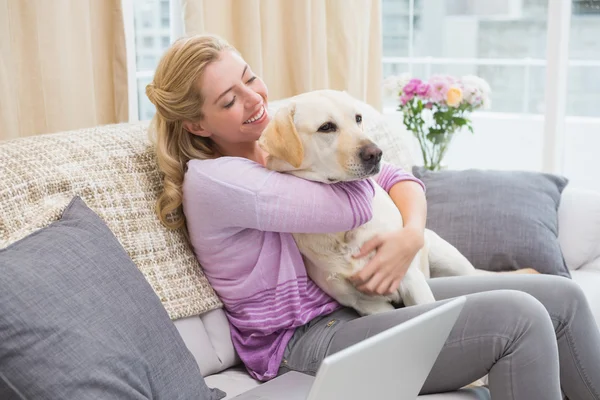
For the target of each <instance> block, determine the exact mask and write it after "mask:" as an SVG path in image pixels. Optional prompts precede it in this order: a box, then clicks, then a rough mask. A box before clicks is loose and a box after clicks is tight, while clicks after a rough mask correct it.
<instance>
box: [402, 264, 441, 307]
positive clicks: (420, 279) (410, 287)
mask: <svg viewBox="0 0 600 400" xmlns="http://www.w3.org/2000/svg"><path fill="white" fill-rule="evenodd" d="M398 291H399V292H400V297H402V302H403V303H404V305H405V306H414V305H417V304H428V303H433V302H435V297H434V296H433V293H432V292H431V288H430V287H429V285H428V284H427V279H425V275H423V273H422V272H421V271H420V270H419V269H418V268H417V266H416V265H413V264H411V266H410V267H409V268H408V271H406V275H404V279H402V283H400V288H399V289H398Z"/></svg>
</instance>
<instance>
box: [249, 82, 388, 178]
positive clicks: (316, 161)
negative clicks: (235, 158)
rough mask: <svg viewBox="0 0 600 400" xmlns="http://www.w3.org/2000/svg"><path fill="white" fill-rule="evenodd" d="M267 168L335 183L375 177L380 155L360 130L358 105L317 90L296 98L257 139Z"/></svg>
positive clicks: (341, 94)
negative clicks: (264, 152)
mask: <svg viewBox="0 0 600 400" xmlns="http://www.w3.org/2000/svg"><path fill="white" fill-rule="evenodd" d="M259 144H260V146H261V148H262V149H264V150H265V151H266V152H267V153H269V156H268V157H267V168H269V169H271V170H275V171H280V172H287V173H290V174H293V175H296V176H299V177H302V178H305V179H308V180H313V181H319V182H325V183H333V182H340V181H352V180H357V179H364V178H367V177H370V176H372V175H375V174H377V173H378V172H379V168H380V161H381V156H382V151H381V150H380V149H379V147H377V145H375V143H373V142H372V141H371V140H370V139H369V138H367V136H366V135H365V133H364V132H363V129H362V113H361V112H360V110H359V106H358V102H357V100H356V99H354V98H353V97H352V96H350V95H349V94H347V93H345V92H340V91H335V90H317V91H312V92H308V93H304V94H301V95H298V96H295V97H294V98H292V99H291V102H290V104H289V105H287V106H286V107H282V108H281V109H279V110H278V111H277V112H276V113H275V116H274V117H273V119H272V120H271V122H270V123H269V125H267V127H266V128H265V130H264V132H263V133H262V135H261V138H260V139H259Z"/></svg>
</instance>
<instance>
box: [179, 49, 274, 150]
mask: <svg viewBox="0 0 600 400" xmlns="http://www.w3.org/2000/svg"><path fill="white" fill-rule="evenodd" d="M197 86H198V90H199V91H200V92H201V93H202V95H203V97H204V99H205V100H204V103H203V105H202V114H203V115H204V118H203V119H202V120H201V121H197V122H196V123H191V122H188V123H187V124H186V129H187V130H188V131H190V132H191V133H193V134H195V135H199V136H204V137H210V138H211V139H212V140H213V141H214V142H215V144H216V145H217V147H218V148H219V149H221V151H222V152H223V153H235V149H236V148H237V147H239V146H240V145H241V146H243V145H244V144H248V143H254V142H256V140H258V138H259V137H260V135H261V133H262V131H263V130H264V128H265V127H266V126H267V124H268V123H269V120H270V117H269V113H268V112H267V87H266V86H265V84H264V82H263V81H262V80H261V79H260V78H259V77H257V76H256V75H255V74H254V73H253V72H252V70H251V69H250V67H249V66H248V64H246V62H245V61H244V59H243V58H242V57H241V56H240V55H239V54H237V53H236V52H234V51H231V50H223V51H222V52H221V55H220V58H219V60H217V61H214V62H212V63H210V64H209V65H208V66H207V67H206V69H205V71H204V73H203V74H202V77H201V78H200V79H199V81H198V83H197Z"/></svg>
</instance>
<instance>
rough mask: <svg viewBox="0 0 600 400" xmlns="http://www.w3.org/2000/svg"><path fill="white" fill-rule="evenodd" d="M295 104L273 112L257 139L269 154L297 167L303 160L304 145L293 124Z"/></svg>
mask: <svg viewBox="0 0 600 400" xmlns="http://www.w3.org/2000/svg"><path fill="white" fill-rule="evenodd" d="M294 112H295V106H294V105H293V104H292V105H290V106H287V107H285V108H283V109H280V110H278V111H277V113H275V116H274V117H273V119H272V120H271V122H269V124H268V125H267V127H266V128H265V130H264V131H263V133H262V134H261V136H260V139H259V140H258V144H259V146H260V147H261V148H262V149H263V150H264V151H266V152H267V153H269V156H271V157H274V158H277V159H280V160H283V161H285V162H287V163H288V164H290V165H292V166H293V167H294V168H299V167H300V165H301V164H302V160H304V146H302V141H301V140H300V135H298V131H297V130H296V126H295V125H294Z"/></svg>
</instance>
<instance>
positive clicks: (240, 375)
mask: <svg viewBox="0 0 600 400" xmlns="http://www.w3.org/2000/svg"><path fill="white" fill-rule="evenodd" d="M272 106H273V108H275V107H276V106H275V105H272ZM366 112H368V110H367V111H366ZM368 119H369V118H366V119H365V121H367V120H368ZM365 123H366V122H365ZM145 127H146V124H145V123H142V124H123V125H119V126H116V127H115V126H106V127H98V128H94V129H91V130H88V131H87V132H78V131H73V132H64V133H61V134H60V135H58V137H56V138H53V137H48V139H47V140H42V141H41V142H39V143H41V144H39V143H38V142H37V141H36V140H35V138H32V139H33V140H32V141H27V138H26V139H25V140H24V141H22V142H20V143H25V144H23V148H22V149H20V150H19V151H29V152H32V149H31V148H29V147H28V146H29V145H31V144H32V143H38V148H39V147H40V146H42V147H43V148H40V151H44V149H46V148H56V149H58V150H60V151H69V152H74V153H76V154H75V156H74V157H71V158H70V159H69V160H68V162H67V163H66V164H61V165H59V167H58V170H56V169H53V168H54V167H55V166H54V165H53V163H54V162H55V160H53V158H52V157H50V156H49V155H46V156H45V157H41V158H40V159H39V162H38V158H35V160H36V162H35V163H34V164H31V168H32V171H30V174H29V175H28V176H32V177H37V179H38V180H39V181H40V182H37V186H36V185H32V188H34V189H35V191H38V190H41V191H42V192H40V193H48V194H49V195H51V196H53V197H52V198H51V199H55V200H58V199H62V198H63V197H66V201H68V200H69V199H70V196H71V195H72V194H73V192H76V193H83V194H84V195H85V196H87V197H88V198H92V199H94V202H93V203H94V204H100V202H102V201H104V202H112V201H115V200H119V201H116V202H115V204H122V203H123V202H124V200H123V199H125V200H126V201H129V200H130V197H127V196H129V195H124V194H123V192H124V191H125V189H127V190H130V191H134V193H130V195H132V196H133V195H135V197H137V198H142V199H143V198H146V197H147V198H152V196H154V194H155V191H156V190H158V189H159V187H158V185H159V182H160V181H159V180H158V179H154V178H155V172H156V170H155V168H154V166H153V165H150V164H149V163H150V161H149V160H152V157H151V156H150V153H152V148H151V147H150V146H147V145H146V143H145V138H146V135H145ZM372 128H373V129H374V131H373V132H372V133H373V136H374V138H375V140H376V142H377V143H378V144H379V145H380V146H382V147H383V148H384V151H386V152H387V154H388V159H389V158H390V157H389V156H390V155H393V156H392V158H394V157H395V160H390V161H396V162H397V163H399V164H403V165H402V166H404V167H405V168H406V167H407V166H409V164H410V162H411V161H410V156H409V155H408V154H404V150H405V146H404V145H403V143H402V137H401V136H402V135H400V134H398V133H397V132H394V133H392V132H391V131H390V129H388V128H386V127H385V126H379V127H378V126H374V127H372ZM82 137H84V138H87V139H85V140H86V141H85V142H84V143H83V144H82V141H81V138H82ZM2 147H3V145H2V143H0V150H2ZM8 147H10V146H8ZM16 147H19V146H16ZM11 148H12V147H11ZM67 149H68V150H67ZM5 150H6V149H5ZM60 151H55V152H53V154H56V153H60ZM94 152H99V153H102V154H101V155H100V156H98V157H96V156H97V154H95V153H94ZM0 154H2V151H0ZM4 154H5V156H6V157H10V154H13V153H11V152H10V151H9V152H6V151H5V153H4ZM53 157H55V156H53ZM91 158H93V160H90V159H91ZM63 161H64V160H63ZM94 163H96V164H94ZM90 168H92V169H93V172H94V174H93V175H89V173H90ZM99 169H102V171H100V172H98V170H99ZM48 171H57V173H60V174H61V179H59V180H58V182H59V183H60V184H58V183H57V181H55V180H53V179H51V178H53V174H52V173H48ZM115 171H117V174H118V173H119V172H121V173H130V174H131V176H132V177H131V179H130V180H118V179H117V178H116V177H115V178H114V179H115V185H117V186H118V185H120V186H118V187H117V186H114V185H113V186H114V187H113V186H110V182H108V181H103V182H102V184H101V185H98V182H95V181H94V178H93V176H102V177H104V178H103V179H106V180H111V179H113V176H115V174H116V173H115ZM70 175H77V177H78V178H77V179H80V180H81V181H79V180H78V181H77V182H78V183H77V185H75V184H74V183H73V184H71V181H69V180H68V179H66V177H67V176H70ZM84 177H85V178H84ZM63 178H65V179H63ZM136 179H137V180H138V181H137V182H136ZM117 181H118V182H117ZM123 182H129V184H131V187H128V188H124V186H123V185H124V184H123ZM109 189H110V190H109ZM22 190H23V191H24V192H23V193H21V192H19V193H18V195H19V196H21V197H20V199H21V200H22V201H26V200H27V201H31V202H32V204H33V203H35V204H37V205H40V204H41V205H43V206H44V207H46V206H47V207H49V208H48V214H47V215H46V214H45V213H44V214H42V215H40V216H39V217H40V221H44V223H46V222H49V221H51V220H54V219H56V218H58V215H60V214H59V212H58V208H56V207H55V204H54V203H53V202H52V201H50V203H48V204H46V200H48V199H45V198H29V197H27V196H25V194H26V193H27V190H28V188H27V185H24V187H23V188H22ZM98 191H101V192H98ZM139 191H143V192H144V193H138V192H139ZM61 192H65V194H68V195H67V196H60V194H61ZM94 193H100V194H99V195H98V198H97V199H95V198H94ZM24 196H25V197H24ZM111 196H113V197H111ZM114 196H117V197H114ZM118 196H121V197H118ZM123 196H125V197H123ZM122 197H123V198H122ZM5 201H8V202H14V199H13V198H12V197H10V196H8V197H7V198H6V200H5ZM126 201H125V203H124V204H128V203H127V202H126ZM11 204H12V203H11ZM57 204H58V203H57ZM60 204H63V203H60ZM0 205H2V204H1V203H0ZM64 205H66V203H64ZM113 208H114V207H113V206H112V205H111V208H109V209H110V210H113ZM42 209H44V208H42ZM23 210H25V209H23ZM55 211H56V212H55ZM44 212H45V211H44ZM124 213H125V211H123V210H122V214H124ZM27 215H31V214H30V213H28V214H27ZM151 217H153V216H152V215H150V216H149V218H151ZM123 221H124V222H123ZM111 224H115V226H117V225H119V224H127V221H125V220H122V219H121V218H112V219H111ZM150 225H151V224H146V225H144V226H150ZM119 226H120V225H119ZM156 226H157V228H156V229H158V227H160V224H156ZM125 228H128V226H126V227H125ZM28 229H29V228H28ZM148 229H153V228H148ZM559 229H560V237H559V239H560V243H561V246H562V249H563V252H564V255H565V259H566V261H567V264H568V266H569V268H570V269H571V270H572V274H573V279H574V280H575V281H576V282H578V283H579V284H580V285H581V286H582V288H583V289H584V291H585V293H586V294H587V296H588V298H589V301H590V303H591V305H592V309H593V312H594V315H595V318H596V321H597V322H600V193H594V192H589V191H584V190H575V189H573V188H570V187H567V189H566V190H565V191H564V193H563V199H562V203H561V206H560V209H559ZM119 231H121V233H123V232H125V231H128V229H119ZM17 233H19V232H17ZM151 233H152V232H141V233H140V234H139V236H140V237H141V238H142V239H143V240H146V239H145V238H146V236H148V237H150V234H151ZM152 237H154V236H152ZM161 237H162V236H161ZM0 239H2V237H0ZM4 239H7V238H4ZM163 239H164V238H163ZM127 240H134V237H133V236H129V237H128V239H127ZM135 240H137V239H135ZM140 240H141V239H140ZM161 240H162V239H161ZM169 240H170V239H169ZM144 243H149V244H148V246H154V245H155V244H156V243H158V242H156V243H154V242H152V241H151V240H149V241H144ZM160 243H162V242H160ZM167 243H171V242H170V241H168V242H167ZM129 244H131V243H129ZM1 245H2V242H1V240H0V246H1ZM140 246H141V245H140ZM138 250H139V249H138ZM142 250H143V249H142ZM138 253H140V252H139V251H138ZM140 254H141V253H140ZM168 260H170V261H171V262H178V261H177V260H174V259H172V258H170V257H169V258H168ZM179 260H181V258H180V259H179ZM211 310H212V311H208V312H205V313H203V314H201V315H197V316H193V317H187V318H181V319H176V320H175V322H174V323H175V326H176V327H177V329H178V330H179V332H180V334H181V336H182V338H183V340H184V342H185V343H186V345H187V347H188V348H189V350H190V351H191V353H192V354H193V355H194V357H195V359H196V361H197V363H198V365H199V367H200V370H201V372H202V374H203V375H204V376H205V377H206V382H207V383H208V385H209V386H211V387H218V388H220V389H222V390H224V391H225V392H227V395H228V396H227V398H232V397H234V396H235V395H237V394H239V393H241V392H244V391H246V390H248V389H249V388H251V387H254V386H256V385H258V384H259V382H257V381H255V380H253V379H252V378H251V377H250V376H249V375H248V374H247V373H246V372H245V370H244V368H243V366H242V365H241V364H240V360H239V358H238V357H237V355H236V353H235V351H234V348H233V346H232V342H231V339H230V331H229V326H228V321H227V318H226V316H225V313H224V312H223V310H221V309H212V308H211ZM186 315H190V314H186ZM420 398H424V399H433V400H436V399H437V400H444V399H446V400H451V399H455V400H467V399H489V394H488V393H487V390H485V388H479V389H475V390H464V391H460V392H454V393H447V394H442V395H432V396H422V397H420Z"/></svg>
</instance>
